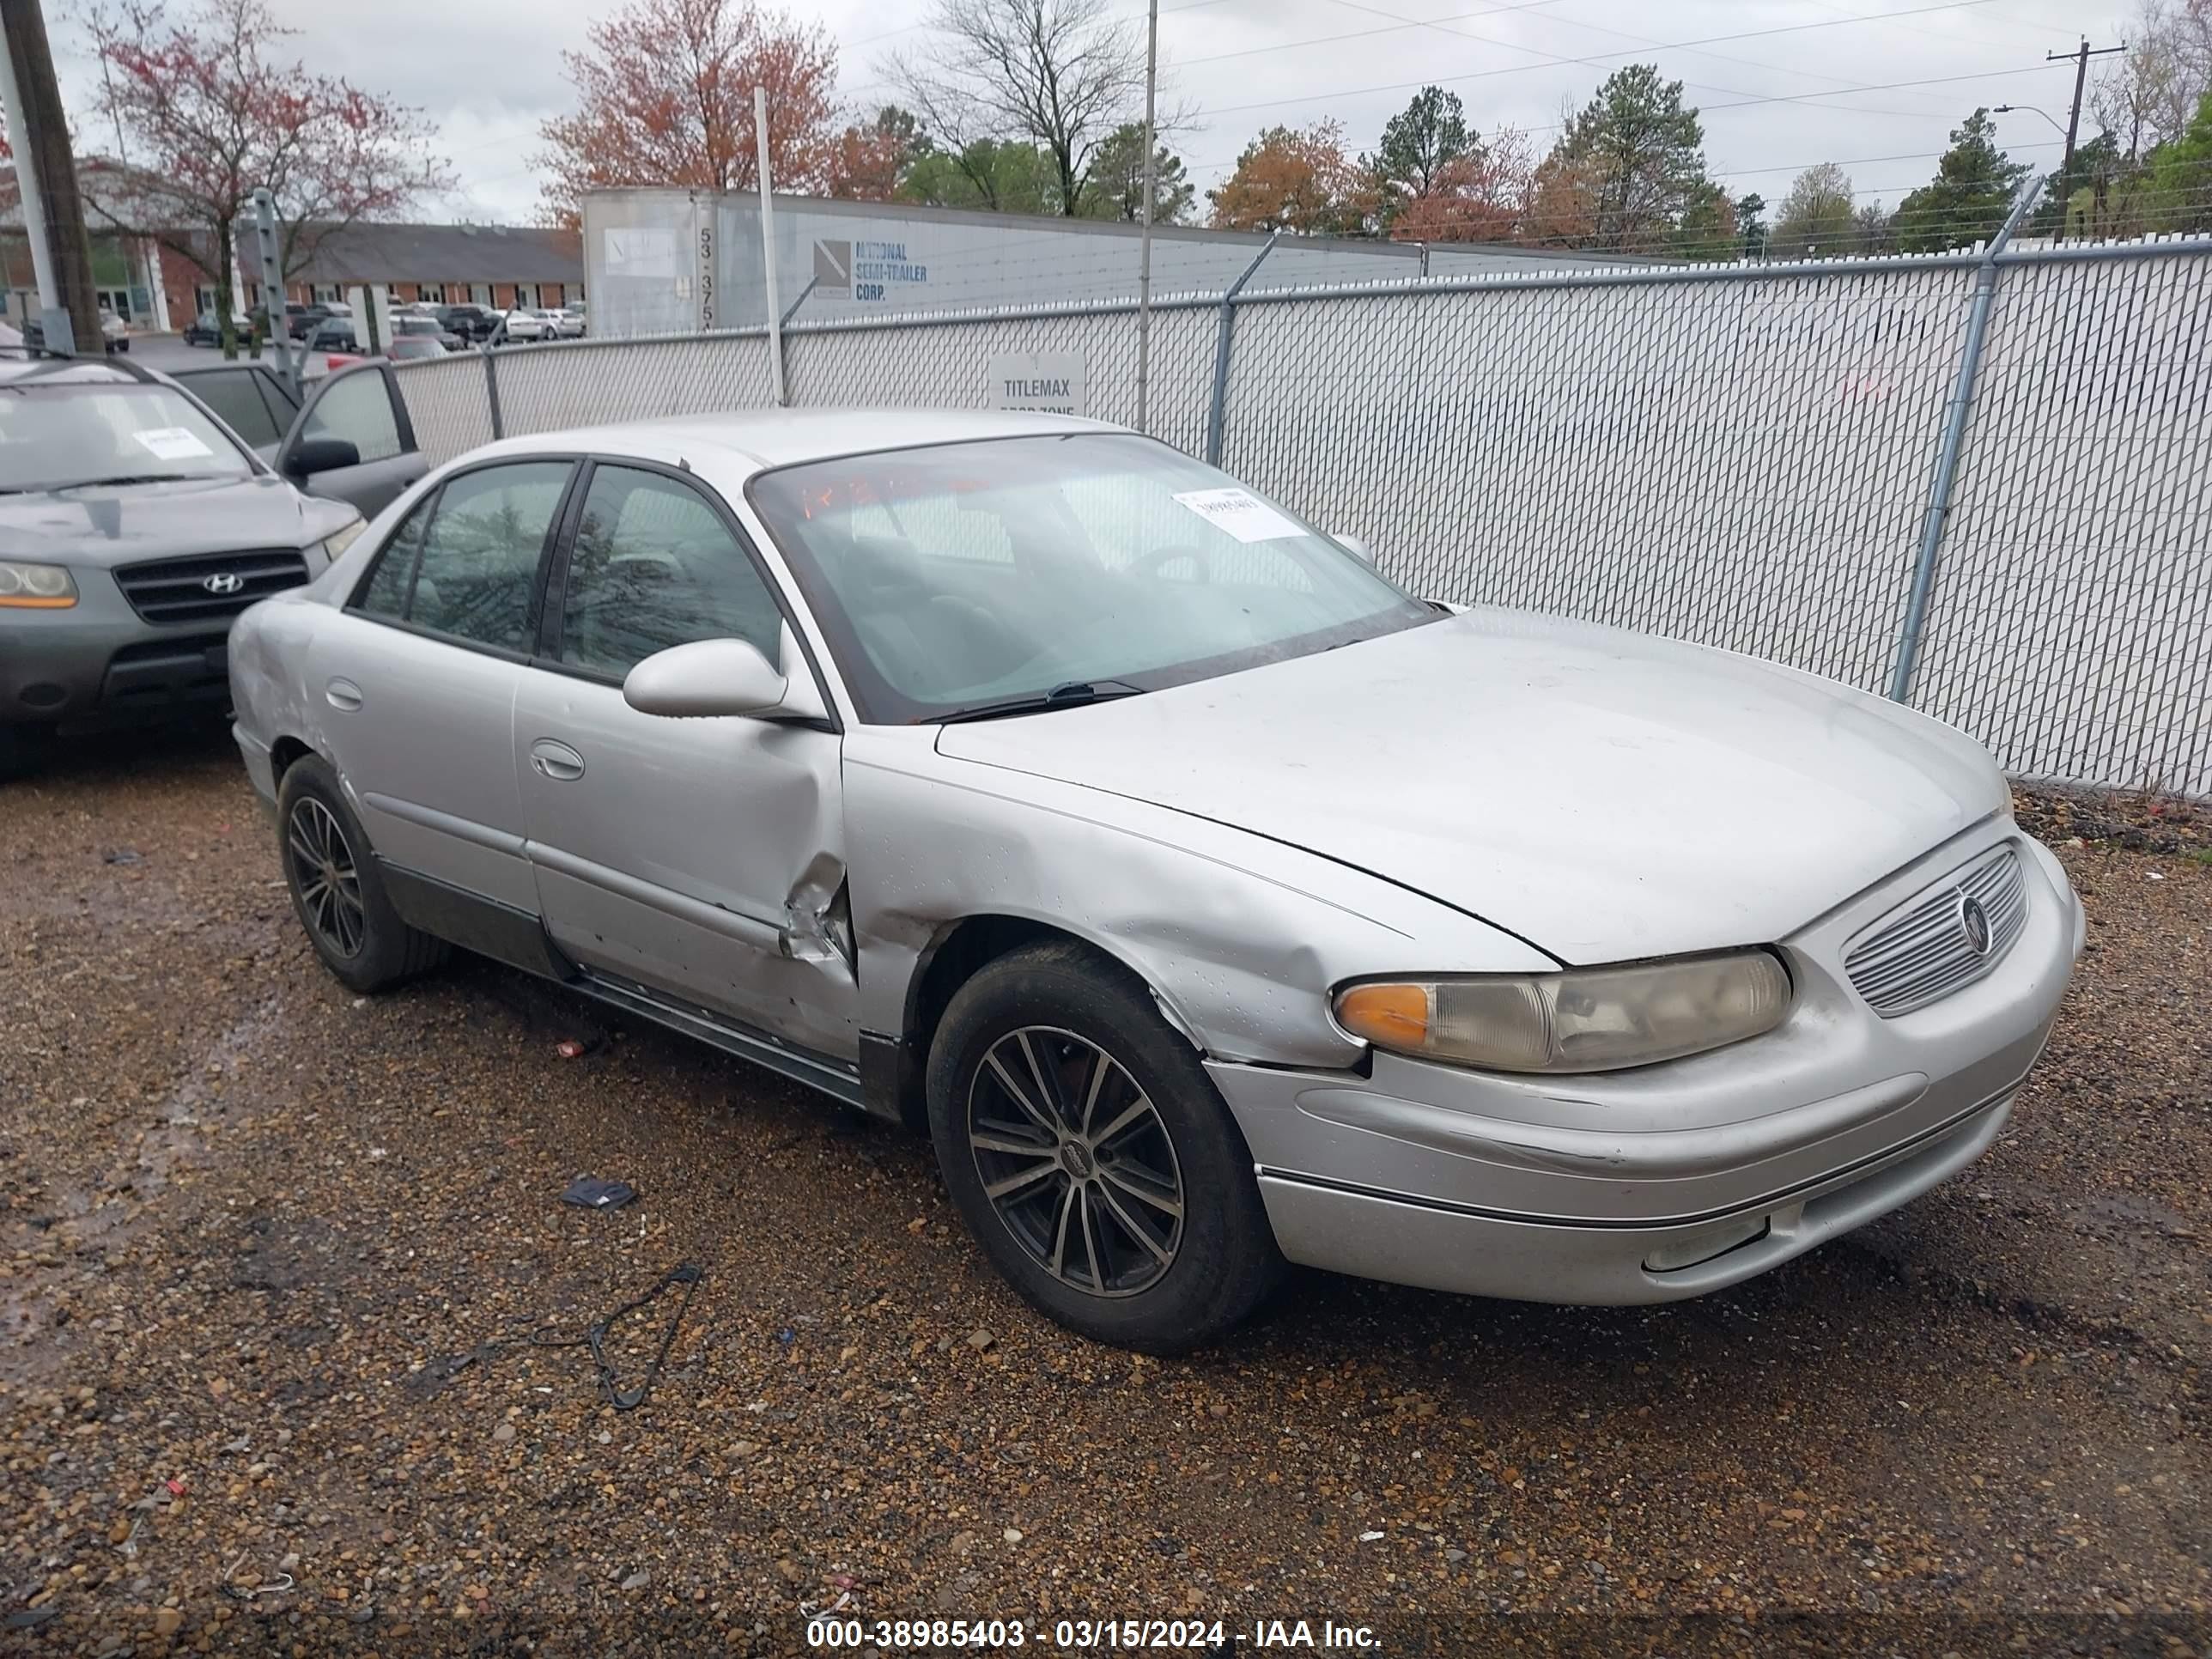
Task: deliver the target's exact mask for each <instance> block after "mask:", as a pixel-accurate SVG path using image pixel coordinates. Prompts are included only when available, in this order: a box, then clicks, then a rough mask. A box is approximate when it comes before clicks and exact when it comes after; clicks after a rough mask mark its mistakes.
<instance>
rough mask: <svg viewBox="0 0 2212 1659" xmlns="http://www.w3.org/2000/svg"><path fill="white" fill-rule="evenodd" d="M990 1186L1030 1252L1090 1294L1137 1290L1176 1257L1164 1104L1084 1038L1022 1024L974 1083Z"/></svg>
mask: <svg viewBox="0 0 2212 1659" xmlns="http://www.w3.org/2000/svg"><path fill="white" fill-rule="evenodd" d="M968 1142H969V1146H970V1148H971V1149H972V1150H973V1152H974V1154H975V1173H976V1175H977V1176H978V1177H979V1178H980V1179H981V1182H982V1186H983V1195H984V1196H985V1198H987V1200H989V1201H990V1204H991V1207H992V1208H993V1210H994V1211H995V1212H997V1214H998V1217H999V1219H1000V1222H1001V1223H1003V1224H1004V1225H1005V1226H1006V1231H1008V1232H1010V1233H1011V1234H1012V1235H1013V1237H1014V1238H1015V1240H1016V1242H1017V1243H1019V1244H1020V1245H1021V1247H1022V1249H1024V1251H1026V1252H1027V1253H1028V1254H1029V1255H1030V1258H1031V1259H1032V1260H1033V1261H1036V1263H1037V1264H1038V1265H1039V1266H1040V1267H1043V1268H1044V1270H1045V1271H1046V1272H1048V1273H1050V1274H1052V1276H1053V1277H1054V1279H1058V1280H1060V1282H1061V1283H1062V1284H1064V1285H1068V1286H1069V1287H1071V1288H1072V1289H1074V1290H1079V1291H1084V1292H1085V1293H1086V1294H1088V1295H1091V1296H1100V1297H1124V1296H1134V1295H1137V1294H1138V1293H1139V1292H1140V1291H1146V1290H1148V1289H1150V1288H1151V1287H1152V1285H1155V1284H1157V1283H1158V1281H1159V1279H1160V1278H1161V1276H1162V1275H1163V1274H1164V1273H1166V1272H1167V1270H1168V1269H1169V1268H1170V1267H1172V1266H1173V1265H1174V1263H1175V1258H1176V1250H1177V1249H1179V1248H1180V1247H1181V1245H1182V1227H1183V1187H1182V1167H1181V1165H1180V1164H1178V1163H1177V1162H1176V1152H1175V1142H1174V1140H1173V1139H1172V1138H1171V1137H1170V1135H1169V1133H1168V1129H1167V1125H1166V1124H1165V1123H1164V1121H1162V1120H1161V1117H1160V1114H1159V1111H1158V1108H1157V1107H1155V1106H1154V1105H1153V1104H1152V1100H1151V1098H1150V1097H1148V1096H1147V1095H1146V1093H1145V1091H1144V1090H1143V1089H1142V1088H1141V1087H1139V1085H1138V1083H1137V1080H1136V1079H1134V1078H1133V1077H1132V1076H1131V1075H1130V1074H1129V1072H1128V1070H1127V1067H1125V1066H1123V1065H1122V1064H1121V1062H1120V1061H1119V1060H1115V1058H1114V1057H1113V1056H1112V1055H1111V1054H1108V1053H1107V1052H1106V1051H1105V1050H1104V1049H1103V1048H1100V1047H1099V1046H1098V1045H1097V1043H1095V1042H1091V1041H1090V1040H1089V1039H1088V1038H1086V1037H1081V1036H1077V1035H1076V1034H1075V1033H1074V1032H1073V1031H1068V1030H1060V1029H1059V1028H1058V1027H1054V1026H1048V1025H1025V1026H1023V1027H1022V1028H1020V1029H1019V1030H1014V1031H1010V1032H1008V1033H1007V1034H1006V1036H1002V1037H1000V1039H999V1040H998V1041H997V1042H994V1043H993V1044H992V1045H991V1047H990V1048H988V1049H987V1050H986V1051H985V1053H984V1055H983V1059H982V1063H981V1064H980V1065H979V1066H976V1068H975V1075H974V1077H973V1078H972V1079H970V1080H969V1088H968Z"/></svg>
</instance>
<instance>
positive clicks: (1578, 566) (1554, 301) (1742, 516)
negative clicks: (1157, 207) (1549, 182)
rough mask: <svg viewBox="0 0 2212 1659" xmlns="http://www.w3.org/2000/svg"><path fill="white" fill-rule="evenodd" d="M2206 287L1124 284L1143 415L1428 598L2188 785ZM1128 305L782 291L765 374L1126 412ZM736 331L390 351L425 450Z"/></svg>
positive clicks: (578, 412) (2046, 757)
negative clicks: (1752, 663) (400, 354)
mask: <svg viewBox="0 0 2212 1659" xmlns="http://www.w3.org/2000/svg"><path fill="white" fill-rule="evenodd" d="M1978 279H1989V280H1994V281H1995V283H1996V286H1995V290H1994V297H1993V300H1992V301H1991V302H1990V306H1989V308H1988V322H1987V331H1986V334H1985V335H1984V337H1983V339H1982V341H1981V343H1980V348H1979V356H1980V372H1979V376H1978V380H1973V381H1972V382H1971V383H1970V384H1966V385H1964V386H1962V382H1961V376H1960V364H1961V362H1962V359H1963V358H1964V357H1966V356H1967V339H1968V335H1969V330H1970V326H1971V323H1972V305H1973V294H1974V289H1975V285H1976V283H1977V281H1978ZM2208 289H2212V243H2206V242H2203V241H2196V242H2172V243H2164V244H2160V243H2149V244H2131V245H2129V246H2121V247H2102V246H2100V247H2088V248H2081V247H2074V248H2059V249H2051V250H2037V251H2032V252H2031V251H2021V252H2007V253H2004V254H2002V256H1996V255H1989V256H1978V255H1976V254H1973V253H1964V254H1953V255H1942V256H1937V257H1933V258H1884V259H1868V260H1857V261H1834V262H1828V263H1825V264H1803V265H1794V266H1791V265H1780V266H1778V265H1764V266H1726V267H1692V268H1685V269H1669V270H1650V271H1619V270H1613V271H1596V272H1579V273H1571V274H1550V273H1545V274H1540V275H1537V276H1522V277H1511V276H1508V277H1488V278H1483V279H1478V280H1472V281H1456V282H1454V281H1444V282H1435V281H1431V282H1422V283H1400V284H1383V285H1370V286H1367V287H1363V288H1351V289H1332V290H1319V291H1316V290H1309V291H1304V292H1300V291H1296V290H1290V291H1284V290H1276V291H1268V292H1253V293H1249V294H1245V295H1237V296H1234V297H1233V298H1224V297H1218V296H1217V297H1203V298H1196V299H1193V298H1188V297H1184V298H1178V299H1176V300H1175V301H1170V302H1168V303H1166V304H1164V305H1161V306H1156V307H1154V309H1153V313H1152V369H1151V384H1150V388H1149V395H1148V404H1149V414H1150V419H1149V422H1148V425H1149V427H1150V429H1151V430H1152V433H1153V434H1154V435H1156V436H1158V437H1159V438H1161V439H1163V440H1164V441H1166V442H1168V443H1170V444H1173V445H1174V446H1176V447H1177V448H1179V449H1182V450H1184V451H1186V452H1188V453H1192V454H1196V455H1203V456H1208V457H1209V458H1212V459H1218V461H1219V462H1220V464H1221V465H1223V466H1224V467H1225V468H1226V469H1227V470H1228V471H1231V473H1234V474H1235V475H1237V477H1241V478H1243V479H1245V480H1247V481H1249V483H1252V484H1254V485H1255V486H1256V487H1258V488H1260V489H1263V490H1265V491H1266V492H1267V493H1268V494H1269V495H1273V496H1275V497H1277V498H1278V499H1279V500H1281V501H1284V502H1285V504H1286V505H1288V506H1290V507H1292V508H1294V509H1295V510H1297V512H1299V513H1302V514H1303V515H1304V516H1305V517H1306V518H1308V519H1309V520H1312V521H1313V522H1315V523H1316V524H1319V525H1321V526H1323V527H1325V528H1327V529H1329V530H1333V531H1340V532H1346V533H1350V534H1354V535H1357V536H1359V537H1361V538H1364V540H1365V541H1366V542H1367V543H1368V544H1369V545H1370V547H1371V548H1373V549H1374V550H1375V551H1376V556H1377V559H1378V562H1380V563H1381V565H1382V567H1383V568H1384V569H1385V570H1386V571H1388V572H1389V574H1392V575H1393V576H1394V577H1395V578H1397V579H1398V580H1401V581H1402V582H1403V583H1405V584H1406V586H1408V587H1410V588H1412V589H1413V590H1414V591H1415V592H1419V593H1422V594H1424V595H1425V596H1428V597H1431V598H1435V599H1451V600H1456V601H1460V602H1462V603H1467V604H1481V605H1506V606H1511V607H1516V608H1520V609H1525V610H1531V611H1552V612H1557V613H1559V614H1561V615H1565V616H1571V617H1579V618H1583V619H1587V620H1592V621H1598V622H1605V623H1616V624H1619V625H1620V626H1623V627H1626V628H1632V629H1640V630H1644V631H1647V632H1652V633H1658V634H1666V635H1674V636H1676V637H1679V638H1682V639H1687V640H1693V641H1699V642H1700V643H1703V644H1707V645H1713V646H1718V647H1723V648H1726V649H1729V650H1734V651H1743V652H1748V653H1753V654H1756V655H1759V656H1761V657H1767V658H1771V659H1775V660H1778V661H1780V662H1784V663H1787V664H1789V665H1792V666H1794V667H1797V668H1802V669H1805V670H1808V671H1811V672H1814V673H1818V674H1824V675H1828V676H1831V677H1832V678H1838V679H1841V680H1844V681H1847V682H1849V683H1850V684H1854V685H1857V686H1859V687H1861V688H1863V689H1865V690H1872V691H1881V690H1899V689H1903V690H1907V691H1908V693H1909V697H1910V701H1911V702H1912V703H1913V704H1914V705H1915V706H1916V707H1918V708H1923V709H1925V710H1927V711H1928V712H1929V713H1930V714H1936V715H1938V716H1940V717H1941V718H1942V719H1945V720H1950V721H1952V722H1953V723H1954V724H1956V725H1958V726H1962V727H1964V728H1965V729H1966V731H1968V732H1972V734H1973V735H1974V736H1976V737H1977V738H1980V739H1981V740H1982V741H1983V742H1984V743H1985V744H1989V746H1990V748H1991V749H1992V750H1995V752H1996V755H1997V757H1998V758H1999V759H2000V760H2001V761H2002V763H2004V765H2005V766H2006V767H2007V769H2008V770H2010V771H2012V772H2014V773H2015V774H2017V775H2026V776H2032V777H2039V778H2051V779H2057V780H2062V781H2070V782H2075V783H2081V784H2089V785H2105V786H2114V787H2154V788H2165V789H2172V790H2177V791H2179V792H2182V793H2191V794H2212V527H2208V526H2212V511H2208V507H2212V353H2209V352H2208V349H2207V348H2208V345H2209V344H2212V292H2208ZM1136 331H1137V319H1136V315H1135V311H1134V307H1133V306H1131V305H1128V304H1126V303H1113V304H1103V305H1072V306H1062V307H1048V308H1040V309H1036V310H1029V311H1021V312H994V313H987V314H973V315H942V314H939V315H933V316H921V317H907V318H887V319H869V320H867V321H866V322H840V323H829V324H815V325H797V326H795V327H792V328H788V329H787V330H786V331H784V334H783V339H782V348H783V353H784V365H785V371H786V380H787V401H788V402H789V403H791V404H794V405H800V406H811V405H835V404H844V405H871V406H884V407H902V406H905V407H926V408H974V407H985V406H987V405H988V404H989V403H990V401H991V393H992V386H991V385H990V381H989V377H988V374H987V364H988V362H989V361H990V359H991V358H992V357H993V356H996V355H999V354H1001V353H1009V352H1036V353H1049V354H1065V355H1066V356H1071V357H1077V358H1079V359H1080V360H1081V362H1082V364H1083V366H1084V371H1085V384H1086V391H1087V407H1088V412H1089V413H1091V415H1093V416H1097V417H1099V418H1101V419H1104V420H1109V421H1116V422H1124V423H1132V424H1133V423H1134V422H1135V419H1136V413H1137V409H1136V362H1137V350H1136ZM769 350H770V347H769V340H768V338H767V334H766V331H765V330H764V329H754V330H746V331H735V332H730V333H718V334H712V335H702V336H694V337H661V338H653V339H641V340H620V341H584V342H576V343H562V344H557V345H548V346H538V347H520V348H512V349H505V350H502V351H500V352H497V353H494V354H489V355H483V354H470V355H468V356H465V357H461V356H456V357H452V358H447V359H445V360H443V361H433V362H411V363H404V364H401V365H399V366H398V374H399V377H400V385H401V386H402V388H403V390H404V392H405V395H406V397H407V400H408V404H409V408H410V412H411V413H412V414H413V415H414V417H415V425H416V433H417V436H418V439H419V441H421V442H422V447H423V448H424V449H425V451H426V452H427V453H428V455H429V458H430V459H432V460H433V461H434V462H436V461H442V460H444V459H448V458H450V457H451V456H453V455H456V454H459V453H462V452H464V451H465V450H466V449H468V448H471V447H474V446H475V445H477V444H478V443H482V442H483V441H487V440H489V438H491V437H492V436H493V435H495V433H498V434H503V435H508V436H513V435H518V434H526V433H533V432H541V431H550V430H556V429H558V428H563V427H568V426H575V425H583V424H588V423H596V422H606V421H619V420H634V419H641V418H647V417H651V416H673V415H688V414H700V413H705V412H709V411H713V410H733V409H757V408H766V407H769V405H770V404H771V402H772V397H773V393H772V389H771V388H772V378H771V372H770V370H771V365H770V360H769ZM1962 391H1963V392H1965V393H1966V394H1967V395H1970V396H1971V398H1972V403H1971V406H1970V408H1969V410H1968V411H1967V414H1968V419H1967V421H1966V426H1965V428H1964V436H1963V440H1962V441H1961V442H1960V445H1959V447H1958V450H1957V457H1956V459H1957V471H1956V483H1955V486H1954V488H1953V489H1952V491H1951V493H1950V495H1949V496H1948V500H1946V499H1944V498H1943V497H1942V492H1941V491H1940V489H1938V477H1939V472H1938V466H1937V460H1938V454H1939V449H1940V448H1941V447H1942V441H1943V436H1944V432H1945V427H1946V414H1947V410H1948V408H1949V406H1950V404H1952V402H1953V400H1954V398H1955V397H1957V396H1959V395H1960V393H1961V392H1962ZM1931 508H1933V509H1934V511H1932V512H1931ZM1931 521H1932V522H1931ZM1923 544H1925V545H1926V546H1927V547H1928V548H1929V549H1930V550H1932V553H1933V557H1934V563H1933V570H1934V585H1933V588H1932V597H1931V599H1930V603H1929V607H1928V612H1927V620H1926V624H1925V631H1924V635H1923V636H1922V637H1921V639H1920V641H1919V642H1918V656H1917V671H1915V670H1914V669H1913V668H1912V666H1911V653H1906V655H1907V659H1908V661H1907V665H1906V667H1905V671H1903V672H1900V671H1899V654H1900V650H1901V647H1902V644H1903V636H1904V635H1905V632H1906V630H1907V614H1908V603H1907V601H1908V595H1909V594H1910V593H1911V590H1912V587H1913V582H1914V576H1915V572H1916V569H1917V568H1919V565H1920V562H1921V558H1922V554H1923ZM1900 679H1902V680H1905V681H1906V682H1908V684H1905V685H1904V686H1903V687H1900V686H1899V684H1898V682H1899V680H1900Z"/></svg>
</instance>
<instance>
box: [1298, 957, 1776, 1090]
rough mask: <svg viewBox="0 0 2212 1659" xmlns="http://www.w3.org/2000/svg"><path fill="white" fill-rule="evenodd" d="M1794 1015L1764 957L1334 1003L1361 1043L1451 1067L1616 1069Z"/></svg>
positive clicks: (1430, 987)
mask: <svg viewBox="0 0 2212 1659" xmlns="http://www.w3.org/2000/svg"><path fill="white" fill-rule="evenodd" d="M1789 1010H1790V975H1788V974H1787V973H1785V972H1784V970H1783V967H1782V963H1781V962H1780V961H1779V960H1778V958H1777V957H1773V956H1771V955H1770V954H1769V953H1768V952H1766V951H1740V952H1736V953H1734V954H1730V955H1727V956H1712V957H1680V958H1678V959H1676V960H1674V961H1673V962H1652V963H1634V964H1631V965H1629V966H1626V967H1621V968H1571V969H1566V970H1565V972H1562V973H1557V974H1498V975H1483V976H1481V977H1479V978H1477V977H1469V978H1465V979H1428V980H1390V981H1373V980H1370V981H1364V982H1362V983H1360V984H1358V985H1347V986H1346V987H1343V988H1342V989H1341V990H1340V991H1339V992H1338V993H1337V994H1336V1018H1337V1023H1338V1024H1340V1025H1342V1026H1343V1027H1344V1029H1345V1030H1346V1031H1349V1032H1350V1033H1351V1034H1352V1036H1356V1037H1361V1038H1364V1039H1365V1040H1366V1041H1367V1042H1371V1043H1373V1044H1374V1045H1375V1046H1376V1048H1388V1049H1389V1050H1391V1051H1392V1052H1393V1053H1395V1054H1411V1055H1413V1057H1414V1058H1416V1059H1419V1060H1443V1061H1446V1062H1448V1063H1449V1064H1451V1065H1455V1066H1484V1067H1486V1068H1488V1069H1490V1070H1492V1071H1500V1072H1611V1071H1618V1070H1619V1069H1620V1068H1621V1067H1622V1066H1649V1065H1651V1064H1652V1063H1654V1062H1655V1061H1657V1060H1677V1059H1680V1057H1681V1056H1682V1055H1684V1054H1698V1053H1699V1052H1701V1051H1703V1050H1705V1049H1707V1048H1719V1047H1721V1046H1722V1045H1723V1043H1729V1042H1741V1041H1743V1039H1744V1038H1746V1037H1750V1036H1758V1035H1759V1033H1760V1032H1761V1031H1771V1030H1773V1029H1774V1028H1775V1027H1776V1026H1777V1025H1778V1024H1781V1023H1782V1017H1783V1016H1784V1014H1785V1013H1787V1012H1789Z"/></svg>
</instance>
